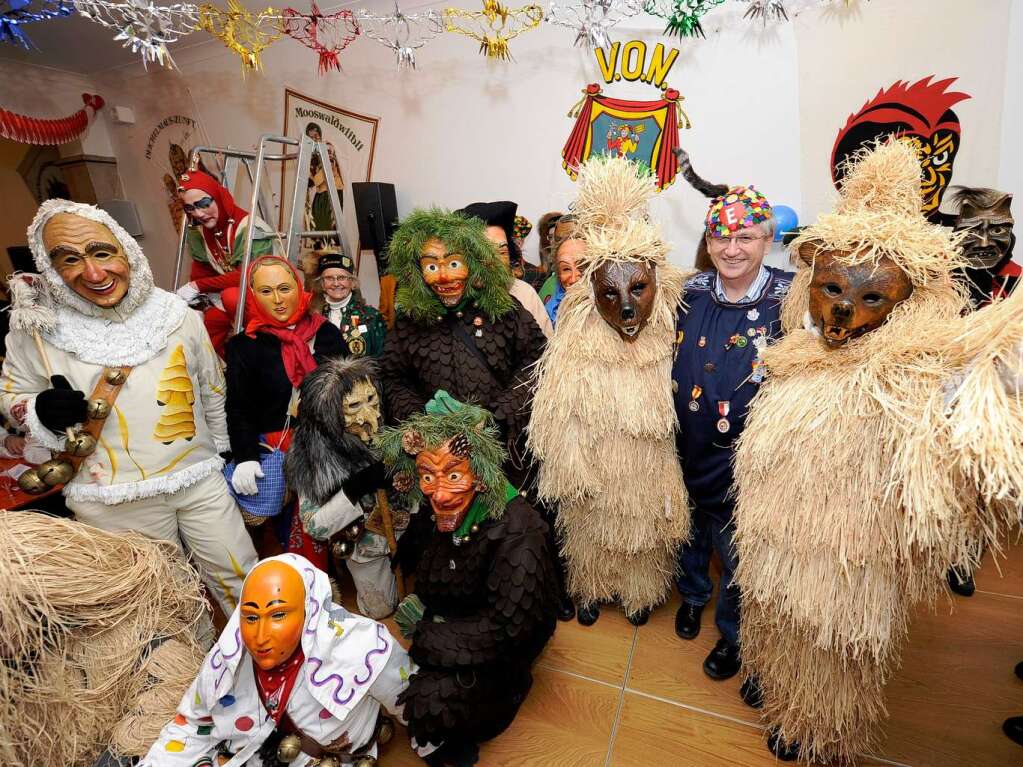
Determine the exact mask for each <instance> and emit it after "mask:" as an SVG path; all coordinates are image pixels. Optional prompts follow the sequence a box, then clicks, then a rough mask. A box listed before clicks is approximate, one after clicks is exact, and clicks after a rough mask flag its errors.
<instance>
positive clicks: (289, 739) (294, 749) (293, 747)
mask: <svg viewBox="0 0 1023 767" xmlns="http://www.w3.org/2000/svg"><path fill="white" fill-rule="evenodd" d="M301 753H302V739H301V738H300V737H298V735H286V736H285V737H284V738H282V739H281V743H280V745H279V746H277V758H278V759H279V760H281V761H282V762H292V761H294V760H295V759H298V755H299V754H301Z"/></svg>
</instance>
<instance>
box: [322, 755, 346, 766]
mask: <svg viewBox="0 0 1023 767" xmlns="http://www.w3.org/2000/svg"><path fill="white" fill-rule="evenodd" d="M317 765H318V767H341V760H339V759H335V758H334V757H333V756H325V757H323V758H322V759H321V760H320V761H319V762H317Z"/></svg>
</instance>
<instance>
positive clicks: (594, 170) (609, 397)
mask: <svg viewBox="0 0 1023 767" xmlns="http://www.w3.org/2000/svg"><path fill="white" fill-rule="evenodd" d="M653 194H654V182H653V179H652V178H650V177H648V176H643V175H637V172H636V169H635V166H634V165H632V164H631V163H629V162H628V161H626V160H623V159H612V160H596V161H593V162H590V163H589V164H587V165H585V166H584V167H583V169H582V170H581V172H580V175H579V199H578V200H577V202H576V204H575V206H574V210H575V212H576V214H577V215H578V219H579V227H580V236H581V237H582V239H584V240H585V241H586V253H585V255H584V256H582V257H581V268H582V271H583V278H582V279H581V280H579V282H577V283H576V284H575V285H573V286H572V287H571V288H569V289H568V290H567V291H566V293H565V297H564V299H563V301H562V303H561V306H560V309H559V312H558V324H557V326H556V330H555V334H554V338H553V339H552V340H551V341H550V344H549V345H548V347H547V351H546V352H545V353H544V356H543V358H542V359H541V361H540V365H539V366H538V367H537V369H536V381H537V389H536V398H535V400H534V404H533V416H532V420H531V421H530V426H529V447H530V449H531V450H532V451H533V452H534V453H535V455H536V456H537V457H538V458H539V459H540V460H541V461H542V465H541V468H540V481H539V491H540V496H541V498H543V499H545V500H548V501H551V502H556V503H557V504H558V506H559V510H558V529H559V532H560V533H561V535H562V538H563V543H562V553H563V554H564V556H565V558H566V560H567V563H568V590H569V593H570V594H572V596H573V597H574V598H575V599H576V601H577V602H578V603H580V604H581V605H583V606H588V605H595V604H596V603H598V602H608V601H614V600H620V601H621V603H622V605H623V606H624V607H625V611H626V613H627V614H628V615H629V616H630V619H633V620H636V621H637V622H642V620H643V619H644V616H645V614H647V613H648V612H649V610H651V609H652V608H653V607H655V606H656V605H658V604H660V603H661V602H662V601H663V600H664V598H665V596H666V595H667V593H668V587H669V582H670V578H671V575H672V573H673V572H674V568H675V556H676V553H677V550H678V546H679V544H680V543H681V542H682V541H683V540H685V539H686V537H687V536H688V531H689V512H688V508H687V505H686V491H685V487H684V485H683V483H682V474H681V470H680V468H679V464H678V459H677V458H676V456H675V442H674V432H675V427H676V424H677V418H676V414H675V408H674V405H673V402H672V390H671V365H672V348H673V347H672V345H673V342H674V340H675V311H676V308H677V307H678V305H679V302H680V299H681V293H682V279H683V277H682V273H681V272H680V271H679V270H678V269H676V268H675V267H673V266H672V265H671V264H669V263H668V261H667V257H666V256H667V252H668V246H667V245H666V244H665V242H664V241H663V240H662V239H661V236H660V232H659V231H658V229H657V227H656V226H655V225H654V224H652V223H651V222H650V221H649V219H648V217H647V201H648V200H649V199H650V197H651V196H652V195H653ZM615 274H617V275H625V279H626V282H628V279H632V280H633V283H632V286H633V287H637V286H638V283H636V282H635V281H636V280H637V279H639V277H638V276H637V275H643V277H642V279H643V280H645V283H646V284H647V288H646V289H647V290H648V289H649V287H650V286H652V287H653V288H654V293H653V295H652V296H651V303H650V304H649V305H648V307H647V311H648V312H649V314H648V317H647V319H646V320H645V324H628V323H626V324H625V325H624V326H621V327H620V326H619V325H618V324H615V325H612V321H613V322H615V323H619V322H623V323H624V322H625V320H623V319H622V318H623V317H624V316H625V314H627V313H628V312H627V311H626V308H625V307H626V306H631V305H629V304H628V301H627V299H624V298H623V299H622V304H621V311H620V312H619V314H617V315H615V317H614V318H611V319H609V315H608V314H607V312H606V311H605V310H604V309H603V308H602V306H601V305H600V301H601V300H602V296H603V294H604V293H605V292H606V291H608V290H611V292H614V291H613V290H612V289H611V286H610V284H608V285H604V283H603V282H602V280H604V278H605V276H608V275H615ZM625 292H626V293H627V292H628V291H625ZM630 311H635V312H639V314H637V315H636V316H640V315H641V314H642V312H641V310H640V308H639V307H636V308H633V309H631V310H630ZM629 322H634V320H631V321H629ZM630 334H631V335H630Z"/></svg>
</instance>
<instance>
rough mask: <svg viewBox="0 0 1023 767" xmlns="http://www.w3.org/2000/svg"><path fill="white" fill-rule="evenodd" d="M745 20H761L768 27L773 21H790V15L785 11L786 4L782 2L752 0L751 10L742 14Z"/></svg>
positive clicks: (775, 0) (779, 0) (776, 0)
mask: <svg viewBox="0 0 1023 767" xmlns="http://www.w3.org/2000/svg"><path fill="white" fill-rule="evenodd" d="M742 17H743V18H744V19H749V20H750V21H756V20H757V19H760V21H762V22H763V23H764V25H765V26H766V25H767V22H768V21H769V20H771V19H773V20H774V21H788V20H789V14H788V13H787V12H786V10H785V3H783V2H782V0H750V4H749V8H747V9H746V12H745V13H744V14H742Z"/></svg>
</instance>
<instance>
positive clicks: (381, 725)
mask: <svg viewBox="0 0 1023 767" xmlns="http://www.w3.org/2000/svg"><path fill="white" fill-rule="evenodd" d="M393 737H394V720H393V719H391V717H389V716H381V717H380V720H379V721H378V722H377V738H376V740H377V743H379V744H380V745H381V746H386V745H387V744H388V743H390V742H391V738H393Z"/></svg>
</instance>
